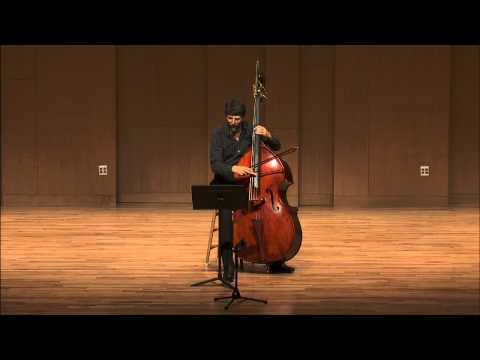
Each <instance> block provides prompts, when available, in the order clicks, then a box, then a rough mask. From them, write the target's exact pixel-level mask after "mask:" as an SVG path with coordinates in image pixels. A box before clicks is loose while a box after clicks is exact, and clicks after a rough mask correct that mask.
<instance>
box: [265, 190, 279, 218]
mask: <svg viewBox="0 0 480 360" xmlns="http://www.w3.org/2000/svg"><path fill="white" fill-rule="evenodd" d="M267 192H268V194H269V195H270V200H271V203H272V210H273V211H275V212H278V211H280V207H279V206H278V205H275V200H274V198H273V191H272V189H270V188H268V189H267Z"/></svg>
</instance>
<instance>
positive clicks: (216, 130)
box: [212, 126, 225, 136]
mask: <svg viewBox="0 0 480 360" xmlns="http://www.w3.org/2000/svg"><path fill="white" fill-rule="evenodd" d="M224 131H225V127H224V126H217V127H216V128H214V129H213V130H212V135H213V136H220V135H222V134H223V133H224Z"/></svg>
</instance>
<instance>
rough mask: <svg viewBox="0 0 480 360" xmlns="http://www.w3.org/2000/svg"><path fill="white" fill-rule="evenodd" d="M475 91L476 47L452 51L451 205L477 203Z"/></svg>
mask: <svg viewBox="0 0 480 360" xmlns="http://www.w3.org/2000/svg"><path fill="white" fill-rule="evenodd" d="M479 89H480V47H478V46H458V47H454V48H453V51H452V105H451V122H450V131H449V134H450V151H449V176H448V179H449V182H448V186H449V194H450V202H451V203H452V204H477V206H478V203H479V199H478V193H479V190H478V187H479V176H478V172H479V167H480V164H479V147H478V146H479V145H478V144H479V141H478V137H479V118H480V101H479V100H480V91H479Z"/></svg>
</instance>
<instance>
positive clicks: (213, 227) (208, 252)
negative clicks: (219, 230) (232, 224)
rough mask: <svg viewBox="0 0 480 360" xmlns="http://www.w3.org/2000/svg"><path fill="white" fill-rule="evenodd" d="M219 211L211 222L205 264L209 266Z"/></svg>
mask: <svg viewBox="0 0 480 360" xmlns="http://www.w3.org/2000/svg"><path fill="white" fill-rule="evenodd" d="M217 216H218V214H217V211H215V213H214V214H213V218H212V222H211V223H210V236H209V239H208V247H207V256H206V258H205V265H206V266H208V264H209V262H210V251H211V250H212V239H213V232H214V229H215V220H216V219H217Z"/></svg>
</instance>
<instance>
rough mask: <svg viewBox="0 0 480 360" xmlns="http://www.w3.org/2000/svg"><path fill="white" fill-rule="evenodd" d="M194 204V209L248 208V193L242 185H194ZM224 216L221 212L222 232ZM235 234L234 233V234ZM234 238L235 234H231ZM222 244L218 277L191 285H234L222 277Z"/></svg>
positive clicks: (219, 253) (219, 223)
mask: <svg viewBox="0 0 480 360" xmlns="http://www.w3.org/2000/svg"><path fill="white" fill-rule="evenodd" d="M192 204H193V209H194V210H213V209H216V210H223V209H227V210H232V211H233V210H237V209H247V208H248V193H247V192H246V191H245V187H243V186H242V185H192ZM221 229H223V218H222V216H221V214H219V217H218V231H219V234H222V230H221ZM232 235H233V234H232ZM220 236H221V235H220ZM231 238H232V239H233V236H231ZM220 248H221V246H220V244H218V246H217V249H218V251H217V253H218V255H217V256H218V273H217V277H215V278H212V279H208V280H204V281H199V282H197V283H194V284H192V285H191V286H199V285H204V284H207V283H210V282H213V281H217V280H218V281H220V282H221V285H224V286H226V287H228V288H230V289H233V286H232V285H231V284H230V283H228V282H227V281H225V280H224V279H223V277H222V268H221V251H220Z"/></svg>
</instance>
